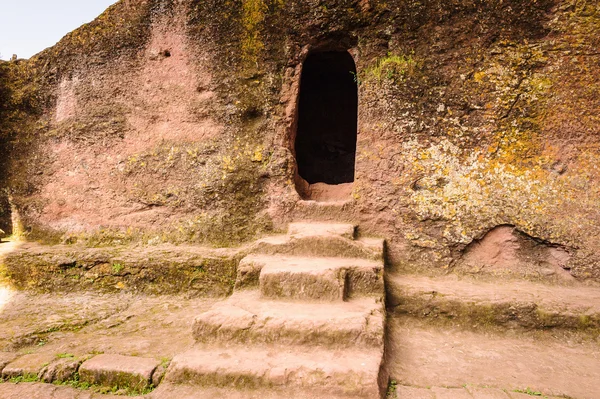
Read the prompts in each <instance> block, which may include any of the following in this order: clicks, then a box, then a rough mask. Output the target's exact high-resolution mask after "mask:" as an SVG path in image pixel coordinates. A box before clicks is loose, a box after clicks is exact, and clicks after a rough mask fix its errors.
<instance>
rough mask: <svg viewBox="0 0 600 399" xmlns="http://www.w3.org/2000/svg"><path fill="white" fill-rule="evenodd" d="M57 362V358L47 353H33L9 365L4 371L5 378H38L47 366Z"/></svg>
mask: <svg viewBox="0 0 600 399" xmlns="http://www.w3.org/2000/svg"><path fill="white" fill-rule="evenodd" d="M54 360H55V356H54V355H51V354H47V353H31V354H27V355H23V356H20V357H19V358H17V359H16V360H14V361H12V362H10V363H9V364H7V365H6V366H5V367H4V369H3V370H2V376H3V377H4V378H11V377H19V376H27V377H32V376H33V377H37V375H38V374H39V372H40V371H41V370H42V368H44V367H45V366H46V365H48V364H50V363H51V362H52V361H54Z"/></svg>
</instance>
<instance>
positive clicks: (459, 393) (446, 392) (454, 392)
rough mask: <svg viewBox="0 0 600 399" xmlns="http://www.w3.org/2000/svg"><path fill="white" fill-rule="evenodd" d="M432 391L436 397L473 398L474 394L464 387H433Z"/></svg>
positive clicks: (442, 398) (443, 398)
mask: <svg viewBox="0 0 600 399" xmlns="http://www.w3.org/2000/svg"><path fill="white" fill-rule="evenodd" d="M431 392H433V394H434V395H435V399H473V396H471V394H470V393H469V392H467V391H466V390H465V389H463V388H442V387H433V388H431Z"/></svg>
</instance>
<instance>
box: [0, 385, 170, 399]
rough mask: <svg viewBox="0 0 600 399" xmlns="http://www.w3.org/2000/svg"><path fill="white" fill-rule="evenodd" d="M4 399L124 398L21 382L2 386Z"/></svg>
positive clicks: (0, 390)
mask: <svg viewBox="0 0 600 399" xmlns="http://www.w3.org/2000/svg"><path fill="white" fill-rule="evenodd" d="M0 398H2V399H25V398H27V399H122V398H123V396H117V395H111V394H100V393H97V392H92V391H90V390H81V389H76V388H72V387H70V386H57V385H54V384H44V383H39V382H20V383H18V384H12V383H8V382H7V383H4V384H0ZM165 399H167V398H165Z"/></svg>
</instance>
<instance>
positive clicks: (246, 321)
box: [193, 291, 383, 351]
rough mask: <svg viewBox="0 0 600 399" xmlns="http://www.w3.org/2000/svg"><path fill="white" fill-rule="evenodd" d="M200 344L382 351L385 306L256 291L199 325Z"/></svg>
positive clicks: (239, 297) (236, 297) (234, 300)
mask: <svg viewBox="0 0 600 399" xmlns="http://www.w3.org/2000/svg"><path fill="white" fill-rule="evenodd" d="M193 334H194V338H195V339H196V341H198V342H214V343H221V344H227V343H228V342H240V343H278V344H290V345H299V344H305V345H323V346H328V347H352V346H360V347H365V348H366V347H374V350H375V351H377V349H376V348H379V349H381V348H383V304H382V303H381V302H380V301H377V300H375V299H374V298H361V299H355V300H352V301H350V302H335V303H331V304H323V303H299V302H283V301H277V300H273V301H269V300H264V299H261V298H260V297H259V293H258V292H257V291H253V292H252V291H243V292H239V293H236V294H234V295H233V296H232V297H230V298H229V299H227V301H225V302H220V303H217V304H215V306H213V308H212V309H211V310H209V311H208V312H205V313H203V314H201V315H199V316H198V317H196V319H195V321H194V327H193Z"/></svg>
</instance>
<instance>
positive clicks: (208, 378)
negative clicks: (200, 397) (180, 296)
mask: <svg viewBox="0 0 600 399" xmlns="http://www.w3.org/2000/svg"><path fill="white" fill-rule="evenodd" d="M380 362H381V355H380V354H379V353H372V352H370V353H367V352H361V351H358V350H349V349H345V350H339V351H326V350H322V349H313V348H306V347H289V346H286V347H280V346H272V347H264V348H252V347H251V348H248V347H246V346H241V347H229V348H227V349H225V348H221V349H194V350H191V351H189V352H186V353H183V354H180V355H177V356H175V358H173V361H172V362H171V365H170V367H169V370H168V372H167V375H166V377H165V378H166V382H170V383H194V384H199V385H202V386H217V387H231V386H235V387H238V388H243V389H252V388H256V387H265V386H274V387H283V386H286V387H287V388H288V389H296V388H313V389H317V388H318V389H319V390H321V391H327V392H332V393H334V394H354V395H364V397H368V398H376V397H378V395H379V387H378V386H377V375H378V373H379V365H380Z"/></svg>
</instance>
